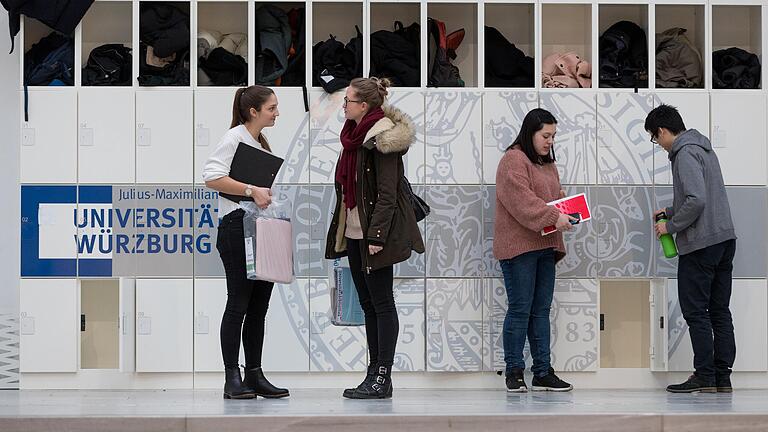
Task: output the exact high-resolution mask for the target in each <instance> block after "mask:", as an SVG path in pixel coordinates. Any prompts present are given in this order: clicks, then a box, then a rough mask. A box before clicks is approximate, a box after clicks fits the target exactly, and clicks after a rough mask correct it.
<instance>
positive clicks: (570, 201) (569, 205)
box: [541, 193, 592, 236]
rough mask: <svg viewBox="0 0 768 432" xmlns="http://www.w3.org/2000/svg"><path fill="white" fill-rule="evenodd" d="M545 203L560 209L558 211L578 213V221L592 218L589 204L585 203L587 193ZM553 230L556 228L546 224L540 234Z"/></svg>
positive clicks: (549, 232) (550, 232)
mask: <svg viewBox="0 0 768 432" xmlns="http://www.w3.org/2000/svg"><path fill="white" fill-rule="evenodd" d="M547 205H551V206H555V207H556V208H557V209H558V210H560V213H565V214H570V213H578V214H579V215H580V216H581V218H580V220H579V223H582V222H586V221H588V220H590V219H592V213H590V212H589V205H588V204H587V195H586V194H583V193H580V194H578V195H573V196H569V197H565V198H562V199H559V200H557V201H552V202H548V203H547ZM555 231H557V228H555V227H554V226H548V227H546V228H544V229H543V230H542V231H541V235H543V236H545V235H547V234H552V233H553V232H555Z"/></svg>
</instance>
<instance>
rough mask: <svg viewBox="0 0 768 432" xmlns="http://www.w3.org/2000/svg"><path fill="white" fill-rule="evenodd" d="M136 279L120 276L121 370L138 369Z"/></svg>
mask: <svg viewBox="0 0 768 432" xmlns="http://www.w3.org/2000/svg"><path fill="white" fill-rule="evenodd" d="M135 316H136V280H135V279H130V278H120V338H121V341H120V371H121V372H134V371H135V370H136V321H135V320H134V317H135Z"/></svg>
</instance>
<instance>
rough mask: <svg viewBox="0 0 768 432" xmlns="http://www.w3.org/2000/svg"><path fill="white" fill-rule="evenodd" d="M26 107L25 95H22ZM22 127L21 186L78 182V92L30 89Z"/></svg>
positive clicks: (21, 103) (21, 102)
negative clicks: (27, 112)
mask: <svg viewBox="0 0 768 432" xmlns="http://www.w3.org/2000/svg"><path fill="white" fill-rule="evenodd" d="M20 98H21V101H20V105H19V106H24V93H23V92H22V93H20ZM28 103H29V121H26V122H25V121H24V114H23V113H22V116H21V118H22V125H21V150H20V156H21V170H20V171H21V172H20V182H21V183H76V182H77V93H76V92H74V91H72V90H70V89H63V88H58V89H55V90H50V89H39V90H38V89H37V88H34V89H30V90H29V102H28Z"/></svg>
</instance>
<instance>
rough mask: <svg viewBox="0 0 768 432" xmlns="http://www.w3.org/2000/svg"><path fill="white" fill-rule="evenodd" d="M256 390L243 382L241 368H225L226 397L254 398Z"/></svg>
mask: <svg viewBox="0 0 768 432" xmlns="http://www.w3.org/2000/svg"><path fill="white" fill-rule="evenodd" d="M255 397H256V392H255V391H253V389H252V388H249V387H247V386H245V384H243V378H242V377H241V376H240V368H239V367H233V368H225V369H224V399H253V398H255Z"/></svg>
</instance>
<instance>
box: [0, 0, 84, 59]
mask: <svg viewBox="0 0 768 432" xmlns="http://www.w3.org/2000/svg"><path fill="white" fill-rule="evenodd" d="M0 4H2V5H3V7H4V8H5V9H6V10H7V11H8V27H9V29H10V32H11V52H13V38H14V37H15V36H16V35H17V34H18V33H19V29H21V15H24V16H28V17H30V18H35V19H37V20H38V21H40V22H42V23H43V24H45V25H47V26H48V27H50V28H52V29H54V30H56V31H58V32H60V33H64V34H66V35H68V34H71V33H72V32H73V31H75V27H77V25H78V24H79V23H80V20H82V19H83V17H84V16H85V13H86V12H88V8H90V7H91V4H93V0H0Z"/></svg>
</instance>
